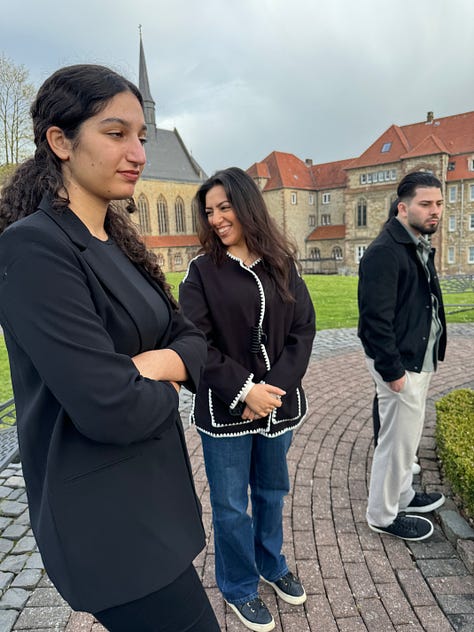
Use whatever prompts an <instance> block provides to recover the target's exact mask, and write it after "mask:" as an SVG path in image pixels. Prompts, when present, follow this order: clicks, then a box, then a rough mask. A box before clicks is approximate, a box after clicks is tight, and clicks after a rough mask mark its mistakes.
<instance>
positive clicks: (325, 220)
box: [321, 214, 331, 226]
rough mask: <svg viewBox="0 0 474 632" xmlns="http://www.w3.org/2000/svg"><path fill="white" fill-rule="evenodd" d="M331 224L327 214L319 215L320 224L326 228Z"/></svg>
mask: <svg viewBox="0 0 474 632" xmlns="http://www.w3.org/2000/svg"><path fill="white" fill-rule="evenodd" d="M330 223H331V216H330V215H329V214H326V215H321V224H322V225H323V226H328V225H329V224H330Z"/></svg>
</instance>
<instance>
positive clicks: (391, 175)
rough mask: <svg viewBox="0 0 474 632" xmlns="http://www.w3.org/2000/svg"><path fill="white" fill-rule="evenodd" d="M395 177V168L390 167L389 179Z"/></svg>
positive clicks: (394, 178)
mask: <svg viewBox="0 0 474 632" xmlns="http://www.w3.org/2000/svg"><path fill="white" fill-rule="evenodd" d="M396 179H397V172H396V170H395V169H390V180H396Z"/></svg>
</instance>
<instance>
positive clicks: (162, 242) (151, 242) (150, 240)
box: [143, 235, 201, 248]
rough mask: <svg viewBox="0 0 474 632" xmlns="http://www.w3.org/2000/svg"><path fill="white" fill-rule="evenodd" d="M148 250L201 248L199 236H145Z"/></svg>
mask: <svg viewBox="0 0 474 632" xmlns="http://www.w3.org/2000/svg"><path fill="white" fill-rule="evenodd" d="M143 239H144V241H145V244H146V246H147V248H160V247H161V248H172V247H173V246H200V245H201V244H200V242H199V239H198V237H197V235H159V236H155V235H144V237H143Z"/></svg>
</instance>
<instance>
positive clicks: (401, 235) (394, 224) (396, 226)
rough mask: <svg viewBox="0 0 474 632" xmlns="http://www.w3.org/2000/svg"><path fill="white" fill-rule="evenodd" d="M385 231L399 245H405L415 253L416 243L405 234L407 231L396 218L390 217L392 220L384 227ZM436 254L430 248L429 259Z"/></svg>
mask: <svg viewBox="0 0 474 632" xmlns="http://www.w3.org/2000/svg"><path fill="white" fill-rule="evenodd" d="M385 230H386V231H387V232H388V233H389V234H390V235H391V236H392V238H393V239H394V240H395V241H397V242H398V243H400V244H406V245H408V246H411V247H412V248H413V251H414V252H416V243H415V242H414V241H413V239H412V238H411V237H410V235H409V234H408V232H407V229H406V228H405V226H403V224H402V223H401V222H400V220H398V219H397V218H396V217H392V219H391V220H390V221H389V222H388V224H387V225H386V226H385ZM435 253H436V248H434V247H433V246H431V252H430V259H432V258H433V257H434V255H435Z"/></svg>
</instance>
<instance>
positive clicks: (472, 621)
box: [449, 614, 474, 632]
mask: <svg viewBox="0 0 474 632" xmlns="http://www.w3.org/2000/svg"><path fill="white" fill-rule="evenodd" d="M449 620H450V621H451V623H452V624H453V626H454V629H455V630H456V632H472V631H473V630H474V615H472V614H455V615H452V616H451V617H449Z"/></svg>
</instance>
